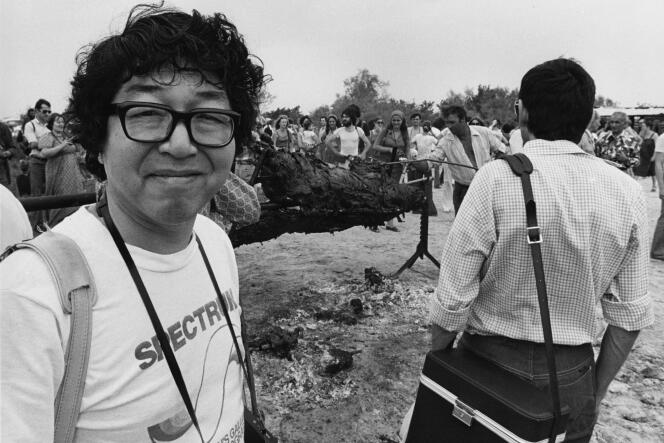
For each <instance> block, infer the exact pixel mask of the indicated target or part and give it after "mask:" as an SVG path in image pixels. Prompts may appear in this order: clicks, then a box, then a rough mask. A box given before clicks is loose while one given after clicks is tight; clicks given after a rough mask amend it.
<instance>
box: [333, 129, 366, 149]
mask: <svg viewBox="0 0 664 443" xmlns="http://www.w3.org/2000/svg"><path fill="white" fill-rule="evenodd" d="M360 134H361V135H364V131H363V130H362V128H358V127H354V128H353V130H352V131H347V130H346V128H339V129H337V130H336V131H334V135H338V136H339V141H340V145H339V152H341V154H342V155H359V152H360V148H359V146H360Z"/></svg>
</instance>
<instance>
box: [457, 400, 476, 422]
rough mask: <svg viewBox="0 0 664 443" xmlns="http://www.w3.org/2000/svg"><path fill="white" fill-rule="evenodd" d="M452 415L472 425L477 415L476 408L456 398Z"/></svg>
mask: <svg viewBox="0 0 664 443" xmlns="http://www.w3.org/2000/svg"><path fill="white" fill-rule="evenodd" d="M452 416H453V417H455V418H457V419H458V420H459V421H461V422H462V423H463V424H464V425H466V426H470V425H471V424H472V423H473V418H474V417H475V410H474V409H473V408H471V407H470V406H468V405H467V404H465V403H464V402H462V401H461V400H456V401H455V402H454V410H452Z"/></svg>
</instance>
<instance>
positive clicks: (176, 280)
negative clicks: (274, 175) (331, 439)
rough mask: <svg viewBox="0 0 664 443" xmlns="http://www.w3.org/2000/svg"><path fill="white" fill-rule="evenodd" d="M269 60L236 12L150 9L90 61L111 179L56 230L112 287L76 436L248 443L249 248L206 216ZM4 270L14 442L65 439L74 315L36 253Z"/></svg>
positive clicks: (98, 310) (88, 119) (96, 167)
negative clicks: (247, 37)
mask: <svg viewBox="0 0 664 443" xmlns="http://www.w3.org/2000/svg"><path fill="white" fill-rule="evenodd" d="M255 60H256V59H255V58H253V57H251V56H250V55H249V51H248V49H247V47H246V46H245V43H244V40H243V37H242V36H241V35H240V34H239V32H238V31H237V29H236V27H235V26H234V25H233V24H232V23H231V22H229V21H228V20H227V19H226V17H225V16H224V15H222V14H218V13H217V14H214V15H211V16H202V15H201V14H199V13H198V12H197V11H193V12H192V13H191V14H188V13H184V12H180V11H178V10H174V9H171V8H169V9H165V8H160V7H157V6H151V5H139V6H137V7H135V8H134V9H133V10H132V12H131V14H130V17H129V19H128V21H127V24H126V27H125V29H124V30H123V31H122V33H121V34H118V35H111V36H109V37H107V38H104V39H103V40H101V41H100V42H98V43H96V44H94V45H92V46H90V47H89V48H87V49H86V51H85V52H83V53H81V54H80V56H79V61H80V64H79V67H78V70H77V73H76V74H75V76H74V79H73V81H72V86H73V87H72V95H71V98H70V101H69V103H70V106H69V109H68V111H69V112H70V113H71V115H72V117H73V118H74V119H75V120H74V121H75V122H76V124H75V125H72V128H71V130H72V132H73V134H72V135H73V136H74V137H75V139H76V140H77V141H78V142H80V143H81V144H82V146H83V147H84V149H85V150H86V154H87V164H88V168H89V169H90V170H91V172H93V173H94V174H95V175H96V176H97V177H98V178H100V179H102V180H106V186H105V191H104V195H103V196H102V198H101V200H100V201H99V202H98V203H96V204H94V205H90V206H87V207H82V208H81V209H79V210H78V211H77V212H76V213H74V214H72V215H71V216H69V217H68V218H66V219H65V220H63V221H62V222H61V223H60V224H58V225H57V226H56V227H55V228H54V229H53V231H54V232H56V233H59V234H63V235H65V236H67V237H69V238H71V239H72V240H73V241H74V242H75V243H76V244H77V245H78V247H79V248H80V250H81V252H82V254H83V256H84V258H85V260H86V261H87V264H88V266H89V268H90V271H91V274H92V277H93V280H94V283H95V286H96V290H97V301H96V304H95V305H94V306H93V308H92V332H91V343H92V345H91V350H90V355H89V364H88V368H87V373H86V375H85V383H84V390H83V399H82V402H81V406H80V409H76V410H75V411H74V412H75V413H76V412H77V413H78V414H77V419H76V420H74V423H75V436H74V440H75V441H106V442H129V441H131V442H150V441H175V440H177V441H180V442H194V441H197V442H198V441H215V442H217V441H244V438H243V432H244V426H243V424H244V421H243V411H244V399H243V397H244V396H243V375H242V368H241V365H240V362H241V360H242V356H241V355H238V353H237V352H236V347H235V346H234V344H235V343H234V340H233V336H232V333H231V325H232V331H233V332H234V335H235V338H236V339H237V341H238V343H239V347H240V348H241V347H242V340H241V336H240V330H241V327H240V314H241V311H242V310H241V308H240V306H239V288H238V275H237V266H236V263H235V256H234V253H233V248H232V246H231V244H230V241H229V239H228V237H227V236H226V234H225V233H224V231H223V230H222V229H221V228H220V227H219V226H218V225H217V224H215V223H214V222H213V221H211V220H210V219H208V218H207V217H204V216H202V215H199V214H198V212H199V211H200V210H201V209H202V208H203V207H204V206H205V205H206V204H207V203H208V202H209V201H210V200H211V198H212V197H213V196H214V195H215V193H216V192H217V191H218V190H219V189H221V188H222V186H223V185H224V184H225V183H226V180H227V178H228V177H229V173H230V168H231V164H232V163H233V160H234V157H235V155H236V152H238V151H239V150H240V147H241V146H242V144H243V143H245V142H247V141H249V140H250V139H251V128H252V126H253V125H254V122H255V119H256V116H257V109H256V103H258V98H259V92H260V91H261V89H262V87H263V85H264V75H263V68H262V66H260V65H258V64H256V62H255ZM44 235H46V234H44ZM0 272H1V273H2V275H3V278H2V279H1V282H0V292H1V297H2V300H3V303H2V304H0V339H1V341H2V348H1V351H0V352H1V353H2V354H1V357H2V358H1V360H0V364H1V366H0V383H1V385H2V387H3V390H2V399H1V401H0V412H1V415H0V420H1V421H2V424H3V426H2V431H1V435H0V440H2V441H52V440H53V435H54V430H57V429H58V428H55V429H54V416H56V411H59V409H56V407H55V406H54V400H55V399H57V398H59V397H58V392H59V387H60V385H61V382H62V380H63V374H64V370H65V365H64V361H65V356H64V349H66V348H67V341H68V338H70V337H71V336H70V335H69V334H70V331H73V329H75V325H72V324H70V315H68V314H65V313H64V312H63V309H62V307H61V303H60V301H59V296H58V293H57V290H56V287H55V283H54V281H53V280H52V278H51V275H50V274H49V271H48V269H47V267H46V266H45V264H44V262H42V260H41V259H40V258H39V257H38V256H37V255H36V254H35V253H34V252H32V251H30V250H26V249H20V250H18V251H16V252H14V253H13V254H11V255H9V256H8V257H7V258H6V259H5V260H4V261H2V262H1V263H0ZM227 319H229V321H227ZM159 325H160V328H161V331H159V329H160V328H159ZM72 333H73V332H72ZM169 350H171V351H172V352H168V351H169ZM171 357H173V358H171ZM173 361H174V363H173ZM174 368H178V370H179V373H180V376H179V377H178V371H176V370H175V369H174ZM181 388H182V389H181ZM70 394H71V393H70ZM65 398H66V397H65ZM64 406H65V407H67V406H70V405H68V404H65V405H64Z"/></svg>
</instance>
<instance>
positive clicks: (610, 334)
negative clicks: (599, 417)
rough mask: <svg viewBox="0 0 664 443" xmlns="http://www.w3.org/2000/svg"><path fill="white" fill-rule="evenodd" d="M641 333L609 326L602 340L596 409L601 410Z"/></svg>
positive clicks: (597, 370)
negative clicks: (612, 382) (607, 392)
mask: <svg viewBox="0 0 664 443" xmlns="http://www.w3.org/2000/svg"><path fill="white" fill-rule="evenodd" d="M639 332H640V331H626V330H624V329H622V328H619V327H617V326H613V325H609V326H608V327H607V328H606V332H605V333H604V338H603V339H602V346H601V347H600V351H599V357H597V366H596V368H595V383H596V387H597V397H596V398H597V402H596V405H597V406H596V407H597V408H599V405H600V403H601V402H602V399H603V398H604V396H605V395H606V391H607V389H608V388H609V385H610V384H611V381H612V380H613V379H614V378H615V376H616V374H617V373H618V371H619V370H620V368H621V367H622V365H623V363H625V360H626V359H627V356H628V355H629V351H630V350H631V349H632V346H634V342H635V341H636V338H637V337H638V336H639Z"/></svg>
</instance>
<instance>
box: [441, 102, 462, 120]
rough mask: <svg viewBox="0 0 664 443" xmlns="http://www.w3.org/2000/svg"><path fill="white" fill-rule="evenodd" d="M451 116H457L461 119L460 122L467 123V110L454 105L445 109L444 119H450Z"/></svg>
mask: <svg viewBox="0 0 664 443" xmlns="http://www.w3.org/2000/svg"><path fill="white" fill-rule="evenodd" d="M450 115H456V116H457V117H459V121H462V122H465V121H466V110H465V109H463V107H461V106H457V105H452V106H448V107H446V108H444V109H443V117H449V116H450Z"/></svg>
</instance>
